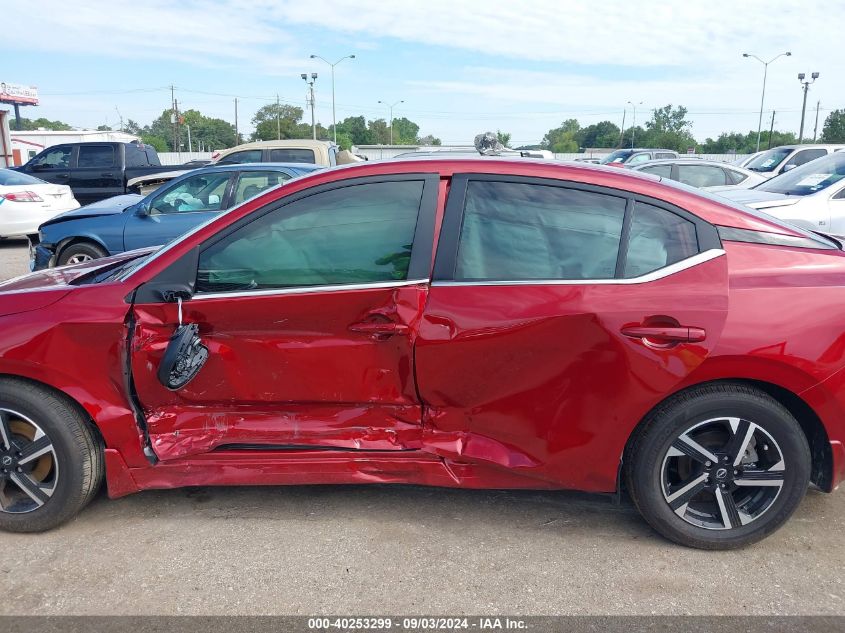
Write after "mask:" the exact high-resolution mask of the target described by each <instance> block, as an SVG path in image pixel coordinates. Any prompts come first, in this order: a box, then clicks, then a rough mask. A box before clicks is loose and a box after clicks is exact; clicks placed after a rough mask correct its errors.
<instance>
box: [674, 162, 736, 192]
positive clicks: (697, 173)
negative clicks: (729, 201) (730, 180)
mask: <svg viewBox="0 0 845 633" xmlns="http://www.w3.org/2000/svg"><path fill="white" fill-rule="evenodd" d="M678 181H680V182H682V183H684V184H685V185H690V186H692V187H716V186H718V185H724V184H727V180H726V177H725V172H724V171H723V170H722V168H721V167H716V166H713V165H678Z"/></svg>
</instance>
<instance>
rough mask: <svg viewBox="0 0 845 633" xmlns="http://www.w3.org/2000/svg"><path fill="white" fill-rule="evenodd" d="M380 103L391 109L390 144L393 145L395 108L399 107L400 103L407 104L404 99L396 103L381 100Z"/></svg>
mask: <svg viewBox="0 0 845 633" xmlns="http://www.w3.org/2000/svg"><path fill="white" fill-rule="evenodd" d="M379 103H380V104H382V105H386V106H387V107H388V108H389V109H390V144H391V145H393V108H395V107H396V106H398V105H399V104H400V103H405V101H404V100H403V99H400V100H399V101H397V102H396V103H388V102H387V101H382V100H381V99H379Z"/></svg>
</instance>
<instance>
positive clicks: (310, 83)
mask: <svg viewBox="0 0 845 633" xmlns="http://www.w3.org/2000/svg"><path fill="white" fill-rule="evenodd" d="M300 77H302V80H303V81H304V82H305V83H306V84H308V89H309V92H310V95H311V98H310V101H311V136H312V137H313V138H314V140H315V141H316V140H317V123H316V120H315V118H314V82H315V81H317V73H311V81H308V73H302V74H301V75H300Z"/></svg>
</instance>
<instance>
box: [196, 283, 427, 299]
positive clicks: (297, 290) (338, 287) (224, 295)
mask: <svg viewBox="0 0 845 633" xmlns="http://www.w3.org/2000/svg"><path fill="white" fill-rule="evenodd" d="M428 282H429V280H428V279H408V280H406V281H400V280H396V281H374V282H372V283H364V284H334V285H329V286H295V287H288V288H267V289H264V290H234V291H232V292H198V293H197V294H195V295H194V296H193V297H192V298H191V301H202V300H204V299H237V298H239V297H272V296H276V295H298V294H310V293H314V292H341V291H343V290H375V289H379V288H402V287H404V286H417V285H419V284H427V283H428Z"/></svg>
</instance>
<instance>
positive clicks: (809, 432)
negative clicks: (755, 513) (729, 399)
mask: <svg viewBox="0 0 845 633" xmlns="http://www.w3.org/2000/svg"><path fill="white" fill-rule="evenodd" d="M720 384H733V385H743V386H746V387H753V388H755V389H758V390H759V391H762V392H763V393H765V394H766V395H768V396H769V397H771V398H772V399H774V400H775V401H777V402H778V403H780V404H781V405H783V406H784V407H785V408H786V409H787V411H789V413H790V414H791V415H792V416H793V417H794V418H795V419H796V420H797V422H798V424H799V426H800V427H801V430H802V431H803V433H804V436H805V437H806V439H807V444H808V446H809V447H810V454H811V457H812V465H811V475H810V481H811V482H812V483H814V484H816V485H817V486H818V487H819V488H820V489H821V490H823V491H825V492H831V491H832V489H833V487H834V481H833V479H834V458H833V452H832V450H831V444H830V437H829V435H828V432H827V429H826V428H825V425H824V423H823V422H822V420H821V418H820V417H819V415H818V414H817V413H816V412H815V411H814V410H813V408H812V407H811V406H810V405H809V404H808V403H807V402H806V401H805V400H804V399H803V398H802V397H801V396H800V395H798V394H797V393H795V392H794V391H792V390H790V389H788V388H786V387H783V386H782V385H778V384H775V383H773V382H769V381H766V380H760V379H756V378H742V377H734V378H718V379H712V380H705V381H702V382H696V383H694V384H687V385H684V386H683V388H681V389H678V390H677V391H674V392H673V393H671V394H668V395H667V396H666V397H665V398H663V399H661V400H660V401H659V402H657V403H656V404H655V405H654V406H653V407H652V408H651V409H649V410H648V412H647V413H646V414H645V415H644V416H643V417H642V418H641V419H640V421H639V422H638V423H637V425H636V426H635V427H634V428H633V430H632V431H631V433H630V434H629V436H628V438H627V440H626V442H625V448H624V450H623V453H622V456H621V458H620V460H619V475H618V479H617V482H618V490H619V491H620V492H621V490H622V488H623V482H624V477H622V469H623V463H624V460H625V455H626V454H627V452H628V449H629V447H630V446H631V445H632V444H633V443H634V442H635V441H636V439H637V437H638V436H639V434H640V433H641V432H642V430H643V428H644V426H645V424H646V422H647V421H648V420H649V418H650V416H651V414H652V413H653V412H654V411H655V410H656V409H658V408H659V407H660V406H662V405H663V404H664V403H665V402H666V401H668V400H670V399H672V398H675V397H677V396H678V395H680V394H683V393H686V392H688V391H690V390H692V389H697V388H700V387H703V386H714V385H720Z"/></svg>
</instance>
